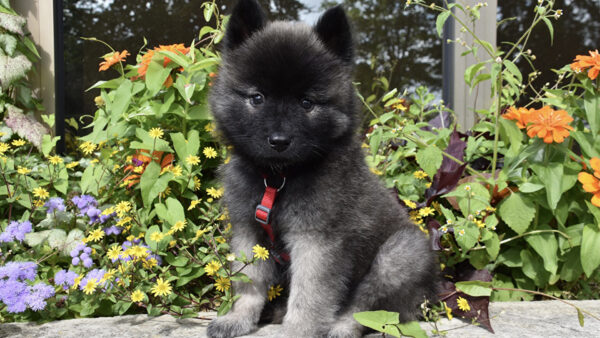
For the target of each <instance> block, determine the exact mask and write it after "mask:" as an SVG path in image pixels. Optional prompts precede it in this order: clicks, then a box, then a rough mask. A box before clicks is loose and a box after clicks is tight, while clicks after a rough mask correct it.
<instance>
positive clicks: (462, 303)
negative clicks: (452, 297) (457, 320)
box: [456, 297, 471, 312]
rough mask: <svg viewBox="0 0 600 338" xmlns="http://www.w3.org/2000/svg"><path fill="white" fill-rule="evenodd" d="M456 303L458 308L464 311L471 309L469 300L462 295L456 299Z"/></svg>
mask: <svg viewBox="0 0 600 338" xmlns="http://www.w3.org/2000/svg"><path fill="white" fill-rule="evenodd" d="M456 305H458V308H459V309H460V310H461V311H464V312H469V311H471V306H469V302H468V301H467V300H466V299H464V298H462V297H458V298H457V299H456Z"/></svg>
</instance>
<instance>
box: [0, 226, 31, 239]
mask: <svg viewBox="0 0 600 338" xmlns="http://www.w3.org/2000/svg"><path fill="white" fill-rule="evenodd" d="M31 230H33V229H32V227H31V222H29V221H24V222H17V221H12V222H10V224H9V225H8V226H7V227H6V229H5V230H4V232H3V233H2V234H0V242H4V243H8V242H12V241H14V240H15V239H16V240H17V241H19V242H23V240H24V239H25V235H26V234H28V233H30V232H31Z"/></svg>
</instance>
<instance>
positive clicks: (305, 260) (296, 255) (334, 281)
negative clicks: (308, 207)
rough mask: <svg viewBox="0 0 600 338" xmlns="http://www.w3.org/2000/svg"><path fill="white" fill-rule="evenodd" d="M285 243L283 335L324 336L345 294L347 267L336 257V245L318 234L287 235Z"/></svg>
mask: <svg viewBox="0 0 600 338" xmlns="http://www.w3.org/2000/svg"><path fill="white" fill-rule="evenodd" d="M288 243H291V245H290V247H291V250H290V256H291V267H290V268H291V281H290V296H289V299H288V307H287V313H286V315H285V317H284V319H283V325H284V330H285V333H286V336H288V337H320V336H324V335H325V334H326V333H327V331H328V330H329V328H330V326H331V325H332V323H333V322H334V321H335V315H336V313H337V311H338V310H339V307H340V304H341V302H342V299H343V296H344V294H346V291H347V277H346V276H347V274H348V271H351V268H350V267H349V266H347V264H345V263H344V260H343V257H340V256H339V253H340V252H341V251H340V250H339V248H338V247H339V246H340V243H335V242H332V241H331V240H329V239H325V238H324V236H322V234H320V233H315V234H312V233H310V232H308V233H307V232H304V233H302V234H299V235H297V236H294V235H291V236H289V240H288ZM336 252H337V254H336ZM331 276H335V278H331Z"/></svg>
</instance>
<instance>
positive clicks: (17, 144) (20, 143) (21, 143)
mask: <svg viewBox="0 0 600 338" xmlns="http://www.w3.org/2000/svg"><path fill="white" fill-rule="evenodd" d="M26 143H27V141H25V140H23V139H18V140H14V141H12V145H13V146H15V147H20V146H24V145H25V144H26Z"/></svg>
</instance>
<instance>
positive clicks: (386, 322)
mask: <svg viewBox="0 0 600 338" xmlns="http://www.w3.org/2000/svg"><path fill="white" fill-rule="evenodd" d="M353 317H354V319H355V320H356V321H357V322H359V323H360V324H361V325H363V326H366V327H368V328H371V329H373V330H376V331H379V332H383V333H386V334H390V335H392V336H394V337H400V334H399V332H398V329H397V328H396V327H393V326H391V325H396V324H400V315H399V314H398V313H397V312H388V311H383V310H380V311H365V312H357V313H355V314H353ZM394 329H396V330H394Z"/></svg>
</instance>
